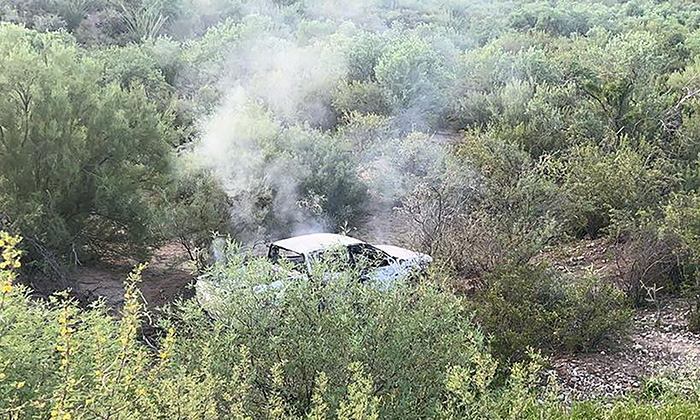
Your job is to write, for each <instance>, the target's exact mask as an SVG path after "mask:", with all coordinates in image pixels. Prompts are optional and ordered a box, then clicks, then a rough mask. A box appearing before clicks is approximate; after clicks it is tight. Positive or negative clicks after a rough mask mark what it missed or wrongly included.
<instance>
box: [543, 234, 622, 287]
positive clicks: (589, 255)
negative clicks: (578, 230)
mask: <svg viewBox="0 0 700 420" xmlns="http://www.w3.org/2000/svg"><path fill="white" fill-rule="evenodd" d="M536 259H537V260H539V261H548V262H551V263H552V265H553V267H554V268H556V269H557V270H559V271H561V272H564V273H569V274H574V275H577V276H582V275H588V274H593V275H596V276H599V277H601V278H603V279H615V278H617V277H619V276H620V275H621V273H622V271H623V270H624V268H623V267H620V263H619V261H618V259H617V258H616V252H615V244H614V243H611V242H610V240H608V239H607V238H598V239H592V240H586V241H577V242H574V243H571V244H568V245H565V246H562V247H557V248H554V249H551V250H547V251H545V252H543V253H542V254H541V255H539V256H538V257H537V258H536Z"/></svg>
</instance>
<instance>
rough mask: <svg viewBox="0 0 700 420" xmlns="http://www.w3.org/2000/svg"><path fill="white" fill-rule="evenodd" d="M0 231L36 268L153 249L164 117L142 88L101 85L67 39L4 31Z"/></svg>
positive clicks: (0, 37)
mask: <svg viewBox="0 0 700 420" xmlns="http://www.w3.org/2000/svg"><path fill="white" fill-rule="evenodd" d="M0 45H2V48H1V50H0V51H2V52H1V53H0V69H1V70H0V89H1V90H2V91H3V92H5V93H6V94H5V95H3V96H2V99H1V100H0V110H1V112H0V115H1V116H0V127H1V128H0V138H2V141H1V142H0V172H1V173H2V175H3V176H2V184H1V186H0V190H1V191H2V193H1V194H2V199H0V203H2V204H0V206H1V208H0V212H1V213H2V214H3V223H5V224H6V225H7V226H10V227H12V228H13V229H14V230H15V231H18V232H21V233H22V234H23V235H24V236H25V238H26V240H25V245H26V246H28V248H29V250H30V251H31V258H32V259H39V260H41V261H49V260H53V261H54V262H55V261H56V260H57V261H65V260H71V262H74V263H77V261H78V260H81V259H83V258H85V257H86V256H90V255H95V254H104V253H105V252H108V251H110V250H112V251H114V249H115V248H116V249H117V250H118V252H120V253H122V254H131V255H143V253H144V252H145V250H146V248H147V246H149V245H151V244H153V243H154V242H156V240H157V239H158V238H157V232H156V230H155V229H154V227H155V223H154V219H153V217H154V214H155V212H154V208H153V206H152V198H153V195H154V194H155V191H156V190H157V189H158V187H159V186H160V185H162V184H163V182H164V180H165V179H167V171H168V163H169V157H170V152H171V149H170V147H171V145H170V142H171V140H172V139H173V138H174V136H173V134H174V133H173V129H172V125H171V121H170V119H169V117H168V116H166V115H164V114H162V113H160V112H158V111H157V110H156V108H155V106H154V105H153V103H151V101H149V99H148V97H147V95H146V93H145V91H144V89H143V88H142V87H140V86H132V87H130V88H124V87H121V86H119V85H118V84H117V83H105V82H104V79H103V77H104V74H103V70H104V69H103V68H102V65H103V63H101V62H100V61H99V60H96V59H94V58H92V57H90V56H89V55H88V54H87V53H86V52H85V51H83V50H81V49H80V48H78V47H77V46H76V45H75V43H74V42H73V41H72V40H71V39H70V38H69V37H68V36H66V35H65V34H38V33H36V32H33V31H29V30H26V29H23V28H20V27H17V26H12V25H6V24H4V25H2V26H0Z"/></svg>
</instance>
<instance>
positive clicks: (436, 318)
mask: <svg viewBox="0 0 700 420" xmlns="http://www.w3.org/2000/svg"><path fill="white" fill-rule="evenodd" d="M228 259H229V260H228V262H227V263H225V264H218V265H217V266H215V267H214V268H213V269H212V270H211V271H210V272H209V276H210V277H209V278H208V279H207V281H206V282H205V283H204V284H202V285H200V289H199V292H200V296H201V297H202V299H201V300H203V301H205V302H208V303H207V304H206V305H205V308H206V309H207V310H208V311H210V312H212V313H215V314H217V315H216V316H217V318H219V320H220V321H219V322H217V323H215V325H219V323H221V325H222V326H223V325H226V328H221V329H219V328H215V329H212V328H211V327H209V326H207V323H204V324H202V325H199V324H193V325H192V326H191V327H190V328H191V330H189V331H188V333H187V334H196V335H197V336H198V339H197V340H194V341H193V344H192V347H191V348H190V349H188V351H189V352H190V353H189V354H191V355H192V356H194V355H196V354H198V353H200V352H201V351H202V349H201V347H200V346H202V345H212V346H216V347H217V348H221V349H222V350H220V351H218V352H217V353H218V354H217V356H216V357H220V358H221V359H220V361H221V363H225V361H226V360H228V359H230V358H231V356H230V354H231V352H234V351H235V348H237V347H238V346H239V345H245V346H246V347H247V348H249V349H250V351H251V357H252V358H253V359H254V360H256V363H255V365H256V367H255V370H256V372H257V373H256V377H261V375H264V372H265V371H267V370H269V369H270V368H271V367H272V366H274V365H275V364H276V363H279V362H280V361H282V360H285V361H287V362H286V364H285V372H286V373H287V375H288V378H289V386H290V387H289V389H288V390H287V391H286V393H285V398H286V399H287V400H289V401H294V403H295V406H294V408H295V410H296V412H300V413H303V412H306V411H307V410H309V408H310V406H311V403H312V398H311V397H312V393H311V390H312V389H313V381H314V375H313V372H324V373H325V374H326V375H327V377H328V397H327V401H328V404H329V405H330V407H336V406H337V404H338V401H339V400H340V398H341V396H342V384H343V383H344V382H346V381H347V377H346V373H345V372H346V371H345V368H346V366H348V364H349V363H352V362H360V363H362V365H363V366H365V367H366V372H367V374H368V375H369V376H370V377H371V378H373V380H374V392H375V395H376V396H377V397H379V398H380V399H381V401H382V404H381V408H380V414H381V415H382V417H384V418H425V417H430V416H434V415H435V414H436V410H437V408H438V406H439V403H440V398H441V395H443V391H444V388H443V384H444V381H445V379H446V376H445V370H444V369H445V367H446V366H455V365H459V366H463V367H465V368H470V367H471V368H477V366H474V360H473V359H474V358H476V357H487V355H485V354H483V352H484V344H483V342H482V337H481V334H480V333H479V332H478V330H477V329H476V327H475V326H474V325H473V324H472V323H471V322H470V318H471V317H470V315H469V313H468V312H466V307H465V305H463V302H462V300H461V299H459V298H457V297H455V296H453V295H451V294H449V293H446V292H441V291H439V290H437V289H436V288H435V287H433V286H430V285H427V284H425V285H420V286H418V287H412V286H408V285H397V286H396V287H393V288H391V289H390V290H387V291H380V290H377V289H376V288H375V287H373V286H371V285H369V284H363V283H360V282H358V280H357V279H358V277H357V274H356V273H352V272H345V273H338V272H337V271H338V270H336V269H335V268H333V266H325V265H322V266H319V267H316V268H315V272H314V275H313V276H312V278H311V279H310V280H307V279H305V278H300V279H298V280H292V281H288V282H287V286H286V287H285V288H284V289H283V291H281V292H280V291H279V290H274V289H273V290H270V291H267V292H265V293H262V294H261V293H256V292H255V291H254V290H253V288H254V286H257V285H259V284H267V283H270V282H272V281H273V280H280V279H284V277H281V278H280V277H279V276H280V275H281V276H285V274H284V271H283V272H282V273H281V274H276V273H278V272H276V271H275V270H273V269H272V267H271V266H270V263H269V262H267V261H264V260H249V261H248V263H247V265H246V266H245V267H244V266H243V265H242V257H241V256H236V255H231V254H229V256H228ZM331 273H333V274H331ZM273 302H274V303H273ZM178 329H180V328H178ZM207 343H209V344H207ZM224 343H225V344H224ZM234 344H235V345H234ZM270 386H271V384H270V383H269V381H263V380H262V379H261V380H260V382H259V383H256V384H255V385H254V393H255V395H258V394H259V395H258V396H257V398H261V396H262V395H265V394H267V393H268V392H269V387H270Z"/></svg>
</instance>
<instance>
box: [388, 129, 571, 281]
mask: <svg viewBox="0 0 700 420" xmlns="http://www.w3.org/2000/svg"><path fill="white" fill-rule="evenodd" d="M456 154H457V155H458V156H459V157H454V156H451V155H449V154H448V155H447V157H445V158H444V160H445V162H446V163H445V164H443V165H442V166H436V167H435V169H434V171H435V173H436V174H435V175H433V177H432V178H428V179H427V180H428V181H430V180H432V182H422V183H419V184H417V185H416V187H414V189H413V190H412V193H411V195H409V198H408V199H407V200H405V201H406V203H405V204H404V205H402V206H401V207H400V210H401V211H402V212H403V213H404V215H405V216H407V217H406V223H407V224H408V226H410V230H409V232H411V235H409V236H410V237H411V240H412V243H413V244H414V245H415V246H417V247H418V248H420V249H423V250H424V251H427V252H429V253H431V254H432V255H434V256H435V257H438V258H440V259H442V260H444V261H447V262H449V263H450V264H452V265H453V267H454V268H455V269H456V271H457V272H458V273H459V274H460V275H462V276H465V277H472V278H474V277H479V276H481V275H482V274H484V273H486V272H489V271H492V270H493V269H495V268H496V267H498V266H499V265H502V264H505V263H507V262H514V263H525V262H527V261H529V260H530V259H531V258H532V257H533V256H534V255H536V254H537V253H538V252H539V251H540V250H541V249H542V247H543V246H545V245H546V244H548V243H549V242H551V241H552V240H554V239H555V238H557V237H558V236H560V228H559V226H560V224H561V222H560V220H561V214H562V210H563V208H564V198H563V197H562V195H561V194H560V192H559V189H558V188H557V186H556V185H555V184H554V183H553V182H551V181H550V180H548V179H547V177H545V176H543V175H542V173H541V170H540V167H539V165H538V164H537V163H535V162H533V161H532V159H531V158H530V156H529V154H528V153H527V152H525V151H523V150H522V149H521V148H519V147H518V146H517V145H514V144H512V143H510V142H508V141H505V140H503V139H501V138H499V137H497V136H495V135H493V134H492V133H470V134H467V135H466V137H465V141H464V143H463V144H462V145H460V147H459V148H458V150H457V153H456ZM465 243H468V244H469V246H465Z"/></svg>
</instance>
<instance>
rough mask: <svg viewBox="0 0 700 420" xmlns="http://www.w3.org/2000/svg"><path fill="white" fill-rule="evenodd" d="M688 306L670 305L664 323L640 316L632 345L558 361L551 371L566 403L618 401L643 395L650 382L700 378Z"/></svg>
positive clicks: (697, 339) (645, 313)
mask: <svg viewBox="0 0 700 420" xmlns="http://www.w3.org/2000/svg"><path fill="white" fill-rule="evenodd" d="M686 311H687V308H686V305H685V303H684V302H683V301H682V300H680V299H669V300H667V301H665V302H664V303H663V305H662V308H661V311H660V314H659V315H660V316H659V318H658V319H659V322H658V324H657V313H656V311H655V310H652V309H646V310H642V311H639V312H638V313H637V314H636V315H635V316H634V320H633V327H632V331H631V333H630V336H629V339H628V340H627V341H625V342H623V343H621V344H620V345H619V347H618V348H616V349H614V350H611V351H601V352H598V353H589V354H574V355H567V356H558V357H555V358H554V359H553V360H552V367H553V369H554V371H555V372H556V374H557V377H558V378H559V383H560V385H561V388H562V392H563V394H564V398H565V399H566V400H575V399H582V398H604V399H608V398H613V397H618V396H621V395H624V394H627V393H629V392H631V391H636V390H639V389H640V387H641V386H642V385H643V382H644V380H645V379H646V378H648V377H650V376H654V375H660V374H666V373H681V374H684V373H685V374H687V373H693V372H695V373H697V372H698V370H699V369H700V336H699V335H697V334H693V333H691V332H689V331H688V329H687V324H686V321H685V312H686Z"/></svg>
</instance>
